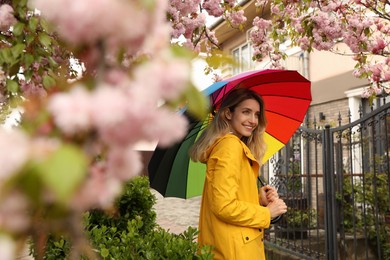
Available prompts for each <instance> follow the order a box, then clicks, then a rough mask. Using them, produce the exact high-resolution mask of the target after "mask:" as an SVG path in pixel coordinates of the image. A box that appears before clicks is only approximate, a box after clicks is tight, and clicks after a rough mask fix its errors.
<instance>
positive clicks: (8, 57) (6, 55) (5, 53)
mask: <svg viewBox="0 0 390 260" xmlns="http://www.w3.org/2000/svg"><path fill="white" fill-rule="evenodd" d="M0 57H1V59H2V61H3V62H4V63H8V64H12V63H13V62H14V58H13V57H12V52H11V50H10V49H9V48H4V49H1V50H0Z"/></svg>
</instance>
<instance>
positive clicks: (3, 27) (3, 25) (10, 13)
mask: <svg viewBox="0 0 390 260" xmlns="http://www.w3.org/2000/svg"><path fill="white" fill-rule="evenodd" d="M16 22H17V20H16V19H15V17H14V9H13V8H12V7H11V6H10V5H8V4H2V5H1V6H0V31H8V30H9V28H10V27H11V26H12V25H14V24H15V23H16Z"/></svg>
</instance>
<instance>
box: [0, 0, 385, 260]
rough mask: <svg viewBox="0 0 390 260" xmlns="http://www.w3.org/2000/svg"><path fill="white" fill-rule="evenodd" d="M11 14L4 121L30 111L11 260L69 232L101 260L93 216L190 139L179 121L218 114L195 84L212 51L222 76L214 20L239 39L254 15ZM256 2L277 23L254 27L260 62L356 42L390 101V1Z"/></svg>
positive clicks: (9, 197)
mask: <svg viewBox="0 0 390 260" xmlns="http://www.w3.org/2000/svg"><path fill="white" fill-rule="evenodd" d="M0 3H1V5H0V111H1V113H0V122H2V121H3V120H4V118H5V116H6V115H8V114H9V111H11V110H12V109H13V108H15V107H21V108H22V109H23V111H24V113H23V115H22V117H21V121H20V125H19V127H18V128H16V129H13V130H12V131H7V130H4V129H1V128H0V166H1V167H0V258H1V259H13V258H14V254H15V252H16V249H15V246H16V245H17V244H15V243H14V241H21V242H22V244H23V243H24V241H25V239H27V237H32V238H33V240H34V242H35V244H36V245H37V252H38V255H39V256H43V254H44V252H43V249H44V241H45V240H46V235H47V234H48V233H49V232H65V231H66V232H67V235H68V236H69V237H70V239H71V240H73V245H74V247H73V250H72V254H73V255H72V257H73V258H77V257H78V256H79V255H80V254H81V253H83V254H86V255H89V256H91V255H92V254H93V253H92V251H91V250H90V249H89V247H88V246H87V245H88V241H87V240H86V239H85V237H84V236H83V235H82V230H83V228H82V226H81V220H80V216H81V212H83V211H85V210H88V209H90V208H103V209H106V208H109V207H110V206H111V205H112V202H113V199H114V198H115V197H116V196H117V195H118V194H119V193H120V192H121V187H122V184H123V183H124V182H125V181H127V180H128V179H129V178H131V177H132V176H134V175H136V174H138V173H139V172H140V171H141V169H142V164H141V160H140V155H139V154H138V153H137V152H136V151H134V149H133V146H134V145H135V144H136V143H137V142H138V141H152V140H159V143H160V145H169V144H170V143H172V142H174V141H176V140H178V139H179V138H180V137H182V136H183V135H184V133H185V131H186V121H185V119H184V118H182V117H181V116H180V115H179V114H178V113H176V111H177V109H178V108H180V107H183V106H187V107H188V109H189V110H190V111H192V112H193V113H195V114H196V113H197V114H198V116H201V115H202V114H203V112H204V110H205V108H206V105H205V102H204V100H203V99H202V96H201V95H200V94H199V93H198V92H197V91H196V90H195V89H194V87H193V86H192V85H191V82H190V80H189V78H190V70H191V66H190V59H191V58H193V57H194V53H195V54H197V53H198V52H199V51H200V50H201V45H202V44H203V46H204V50H205V51H206V53H207V55H208V59H207V60H208V61H209V62H210V66H211V67H215V66H216V65H215V63H214V61H215V59H214V58H213V57H214V56H215V55H216V54H218V52H217V50H218V39H217V38H216V37H215V34H214V32H212V31H210V30H209V29H208V27H207V26H206V17H207V16H214V17H223V18H224V19H225V20H226V21H227V22H228V23H229V24H230V25H231V26H232V27H234V28H237V29H243V28H244V27H243V26H244V24H245V23H246V22H247V21H246V17H244V13H243V11H242V10H241V7H240V6H239V4H238V3H237V1H235V0H225V1H220V0H203V1H201V0H194V1H182V0H169V1H165V0H149V1H138V0H131V1H130V0H78V1H68V0H50V1H47V0H46V1H45V0H31V1H27V0H8V1H0ZM256 3H257V6H258V8H260V9H261V10H263V12H264V14H265V13H266V12H270V14H271V15H269V16H267V17H270V18H269V20H266V19H264V17H257V18H256V19H255V20H254V21H253V25H254V30H252V31H251V38H252V42H253V46H254V48H255V57H254V58H255V59H256V60H259V61H260V60H262V59H263V58H265V57H270V58H271V60H272V61H273V63H272V64H273V66H274V67H279V66H280V65H279V64H280V63H279V61H280V59H281V58H283V57H284V56H285V54H284V53H283V52H282V51H281V50H280V48H279V46H280V44H281V43H282V42H283V41H284V40H286V39H290V40H291V41H292V42H293V44H295V45H298V46H301V48H302V49H304V50H308V51H311V50H313V49H318V50H331V51H336V49H335V46H336V45H335V44H336V43H338V42H344V43H346V44H347V45H348V46H349V47H350V49H351V54H353V55H354V57H355V59H356V61H357V66H356V75H357V76H360V77H367V78H369V79H370V80H371V82H372V83H373V89H375V90H376V91H379V90H378V89H377V88H378V86H379V84H380V83H382V82H384V81H388V80H389V77H390V76H389V63H390V60H389V58H388V55H389V47H388V45H389V44H388V34H389V16H388V12H386V10H388V8H389V2H388V1H260V0H257V1H256ZM172 38H184V43H183V44H182V45H183V46H184V47H185V48H183V47H181V46H179V45H178V44H172V41H171V40H172ZM188 50H190V51H188ZM376 56H378V57H380V58H381V59H370V58H371V57H376ZM217 64H218V62H217ZM159 103H163V104H164V105H161V106H158V105H157V104H159ZM42 219H44V221H42ZM91 258H93V256H91Z"/></svg>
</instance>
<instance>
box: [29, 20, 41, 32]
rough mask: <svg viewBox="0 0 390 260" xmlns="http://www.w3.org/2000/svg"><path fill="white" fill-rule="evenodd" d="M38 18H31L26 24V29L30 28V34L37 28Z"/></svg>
mask: <svg viewBox="0 0 390 260" xmlns="http://www.w3.org/2000/svg"><path fill="white" fill-rule="evenodd" d="M38 22H39V20H38V18H37V17H35V16H33V17H31V18H30V20H29V22H28V28H30V30H31V32H33V33H34V32H35V31H36V30H37V26H38Z"/></svg>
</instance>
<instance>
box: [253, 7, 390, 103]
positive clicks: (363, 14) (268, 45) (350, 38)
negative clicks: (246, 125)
mask: <svg viewBox="0 0 390 260" xmlns="http://www.w3.org/2000/svg"><path fill="white" fill-rule="evenodd" d="M256 6H257V7H258V8H261V10H262V11H263V13H265V11H266V10H269V12H270V15H269V17H270V18H268V19H266V18H264V17H256V18H255V19H254V21H253V25H254V29H253V30H252V31H251V33H250V38H251V40H252V42H253V46H254V49H255V54H254V59H255V60H257V61H261V60H263V59H264V58H265V57H269V58H270V59H271V60H272V65H273V66H274V67H281V64H280V60H281V59H282V58H284V57H285V56H286V54H285V53H284V52H283V51H282V50H281V49H280V45H281V44H282V43H283V42H285V41H286V40H291V42H292V45H295V46H299V47H301V49H302V50H306V51H309V52H310V51H312V50H314V49H315V50H320V51H322V50H324V51H331V52H334V53H339V54H341V55H350V56H351V57H353V59H354V60H356V66H355V69H354V75H355V76H356V77H360V78H367V79H368V80H369V82H370V87H369V88H367V90H366V91H365V93H363V96H364V97H373V96H375V95H376V94H381V93H382V91H383V90H385V91H386V92H387V93H389V91H390V89H389V87H388V86H387V87H386V85H384V84H383V83H385V82H388V81H389V80H390V47H389V46H390V38H389V34H390V15H389V10H390V2H389V1H386V0H380V1H371V0H363V1H362V0H351V1H268V0H256ZM339 43H344V44H346V45H347V46H348V47H349V52H344V51H343V52H341V51H339V50H338V48H337V47H338V44H339Z"/></svg>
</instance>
